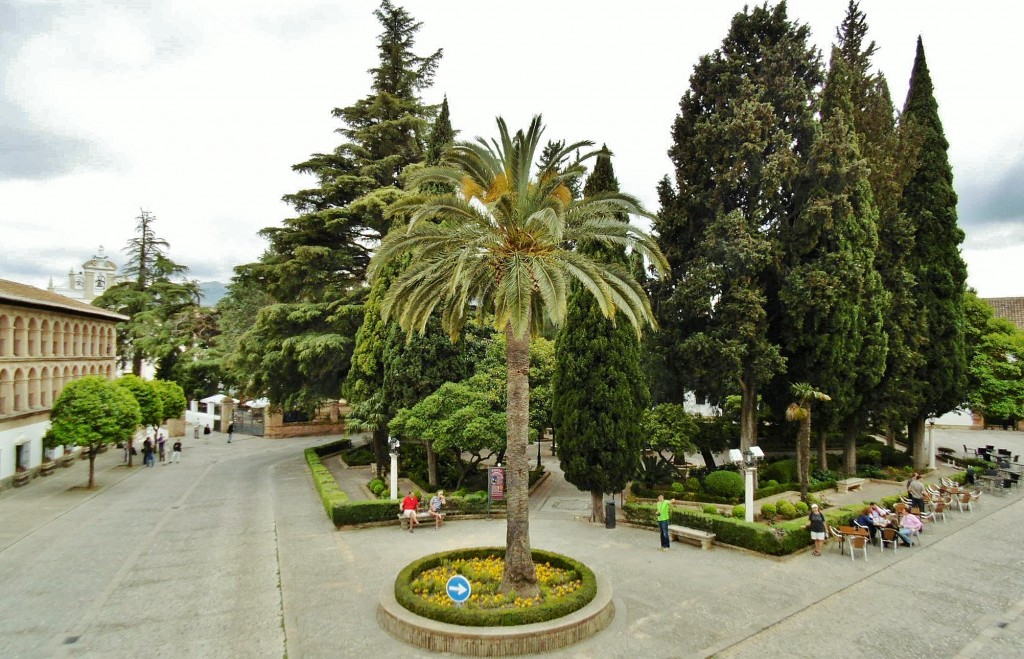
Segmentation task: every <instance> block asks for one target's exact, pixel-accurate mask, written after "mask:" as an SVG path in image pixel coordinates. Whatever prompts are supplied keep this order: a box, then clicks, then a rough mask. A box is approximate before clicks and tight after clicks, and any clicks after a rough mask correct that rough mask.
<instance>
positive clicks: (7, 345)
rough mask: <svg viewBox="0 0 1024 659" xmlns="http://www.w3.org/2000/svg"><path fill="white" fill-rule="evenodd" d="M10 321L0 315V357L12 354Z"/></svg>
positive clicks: (12, 338)
mask: <svg viewBox="0 0 1024 659" xmlns="http://www.w3.org/2000/svg"><path fill="white" fill-rule="evenodd" d="M11 329H12V328H11V319H10V318H8V317H7V316H5V315H4V314H0V357H7V356H9V355H12V354H14V353H13V351H12V349H11V345H13V340H14V337H12V336H11Z"/></svg>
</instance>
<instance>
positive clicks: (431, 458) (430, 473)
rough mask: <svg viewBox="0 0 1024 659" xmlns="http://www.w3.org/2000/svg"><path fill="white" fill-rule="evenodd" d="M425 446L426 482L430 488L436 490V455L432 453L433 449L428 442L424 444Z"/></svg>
mask: <svg viewBox="0 0 1024 659" xmlns="http://www.w3.org/2000/svg"><path fill="white" fill-rule="evenodd" d="M426 445H427V482H428V483H429V484H430V487H432V488H434V489H435V490H436V489H437V453H435V452H434V447H433V446H431V445H430V442H426Z"/></svg>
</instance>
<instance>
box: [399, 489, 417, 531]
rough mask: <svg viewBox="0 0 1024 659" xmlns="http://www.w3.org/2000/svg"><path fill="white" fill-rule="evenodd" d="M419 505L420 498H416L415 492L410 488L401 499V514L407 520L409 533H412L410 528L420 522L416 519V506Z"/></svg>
mask: <svg viewBox="0 0 1024 659" xmlns="http://www.w3.org/2000/svg"><path fill="white" fill-rule="evenodd" d="M419 505H420V500H419V499H417V498H416V494H415V493H414V492H413V491H412V490H409V493H408V494H406V495H405V498H404V499H402V514H403V515H405V517H406V519H408V520H409V533H412V528H413V527H414V526H416V525H417V524H419V523H420V522H419V520H418V519H416V508H417V507H419Z"/></svg>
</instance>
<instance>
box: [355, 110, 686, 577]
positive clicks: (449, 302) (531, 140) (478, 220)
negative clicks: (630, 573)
mask: <svg viewBox="0 0 1024 659" xmlns="http://www.w3.org/2000/svg"><path fill="white" fill-rule="evenodd" d="M497 122H498V131H499V139H498V140H495V141H491V142H487V141H486V140H484V139H483V138H477V139H476V141H474V142H458V143H456V144H454V145H452V146H451V147H449V148H448V150H447V151H446V152H445V154H444V155H443V157H442V159H441V163H440V164H439V165H438V166H436V167H429V168H426V169H423V170H420V171H417V172H413V173H411V174H410V179H409V183H410V189H413V190H417V189H418V190H420V192H419V193H416V194H413V195H410V196H409V197H407V198H405V199H403V200H401V201H399V202H397V203H396V204H395V205H393V206H392V209H391V212H392V213H397V214H407V216H408V218H409V221H408V224H407V225H406V226H405V227H404V228H399V229H396V230H395V231H392V232H391V233H389V234H388V235H387V236H386V237H385V238H384V240H383V241H382V242H381V245H380V247H379V248H378V250H377V253H376V254H375V256H374V258H373V261H372V262H371V264H370V267H369V274H370V277H371V278H372V277H375V276H377V273H380V272H382V271H383V269H384V268H385V267H386V266H387V264H388V263H390V262H392V261H394V260H395V259H397V258H401V257H402V255H405V254H411V256H412V258H411V261H410V265H409V266H408V267H407V268H406V269H405V270H404V271H403V272H402V274H401V275H400V276H399V277H398V278H397V279H396V280H395V281H394V282H393V283H392V285H391V287H390V288H389V289H388V292H387V294H386V295H385V298H384V302H383V305H382V308H381V313H382V315H383V316H384V318H385V319H388V318H395V319H396V320H397V321H398V323H399V324H400V325H401V326H402V328H403V329H404V330H406V331H407V332H409V333H412V332H415V331H419V332H421V333H422V332H423V331H424V329H425V328H426V326H427V321H428V320H429V319H430V316H431V314H432V313H433V312H434V311H435V309H436V310H438V311H440V314H441V321H442V324H443V326H444V328H445V330H446V331H448V333H449V334H450V335H451V336H452V339H453V340H454V339H455V338H456V337H457V336H458V333H459V331H460V330H461V328H462V327H463V325H464V324H465V321H466V319H467V314H469V313H470V312H471V310H474V309H475V311H476V315H477V316H478V317H479V318H480V319H481V320H483V319H484V318H485V317H487V316H488V315H492V320H493V323H494V327H495V329H497V330H499V331H502V332H504V334H505V337H506V339H507V342H508V352H507V368H508V403H507V406H508V407H507V410H508V425H507V428H506V432H507V443H506V445H507V449H506V452H505V459H506V478H505V482H506V488H507V489H506V497H507V504H508V509H507V510H508V515H507V530H506V554H505V573H504V575H503V580H502V590H503V592H510V591H513V590H514V591H515V592H516V593H518V594H519V595H521V596H531V595H533V594H535V593H537V592H538V588H537V575H536V571H535V570H534V566H533V560H532V557H531V553H530V533H529V508H528V501H527V485H528V471H529V464H528V458H527V443H528V430H529V404H530V384H529V379H528V373H529V367H530V336H531V334H534V333H536V332H537V331H538V330H540V329H541V328H542V327H543V326H544V324H545V323H551V324H554V325H557V324H559V323H561V322H562V320H563V319H564V317H565V312H566V301H567V294H568V288H569V286H568V284H569V282H570V281H572V280H575V281H577V282H579V284H580V285H581V286H582V287H583V288H585V289H586V290H588V291H590V292H591V293H592V294H593V295H594V297H595V298H596V299H597V301H598V303H599V305H600V307H601V310H602V312H603V313H604V314H605V315H606V316H607V317H609V318H614V317H615V316H616V313H617V312H618V313H621V314H622V315H623V316H624V317H625V318H626V319H627V320H628V321H629V322H630V323H632V325H633V326H634V327H635V328H636V330H637V333H638V334H639V333H640V330H641V328H642V326H643V325H644V324H648V325H651V326H652V327H653V326H654V325H655V321H654V317H653V314H652V313H651V307H650V302H649V301H648V299H647V296H646V295H645V294H644V292H643V289H641V287H640V285H639V284H637V282H636V280H635V279H634V278H633V276H632V275H631V274H630V272H629V271H628V270H627V269H626V268H624V267H622V266H620V265H617V264H612V263H604V262H601V261H597V260H595V259H594V258H593V257H591V256H588V255H586V254H583V253H581V252H579V251H576V250H575V247H576V246H578V245H579V244H580V243H581V242H583V241H595V242H598V243H601V244H605V245H618V246H626V247H631V248H633V249H635V250H636V251H638V252H639V253H640V254H643V255H644V256H645V257H646V258H647V259H649V260H650V262H651V263H652V264H653V265H654V266H655V268H656V269H657V270H658V271H659V272H661V273H665V272H667V270H668V263H667V261H666V260H665V257H664V256H663V255H662V253H661V251H660V250H659V249H658V247H657V245H656V244H655V243H654V241H653V240H652V239H651V237H650V236H648V235H647V234H645V233H644V232H642V231H641V230H639V229H638V228H636V227H634V226H632V225H630V224H629V223H628V222H627V221H623V219H622V218H623V217H625V216H626V215H627V214H632V215H643V216H645V217H650V215H649V214H648V213H647V212H646V211H645V210H643V208H642V207H641V205H640V203H639V202H638V201H637V200H636V199H635V198H633V197H631V196H629V195H625V194H621V193H610V192H609V193H602V194H599V195H594V196H592V197H588V198H586V199H581V200H577V199H573V195H572V193H571V192H570V187H569V186H570V184H571V183H572V182H573V181H574V180H575V179H578V178H579V177H581V176H582V175H583V174H584V172H585V171H586V170H585V168H584V166H583V164H582V163H583V161H585V160H587V159H589V158H592V157H594V156H596V155H597V153H598V152H596V151H592V152H588V153H587V154H586V155H584V156H582V157H581V156H579V155H576V156H575V158H573V155H572V154H573V153H574V152H575V153H576V154H579V152H580V150H581V149H587V148H589V147H591V146H592V143H591V142H578V143H576V144H569V145H566V146H564V147H562V148H561V150H560V151H559V152H558V153H557V154H555V155H554V157H550V158H547V159H545V162H546V163H549V164H546V165H539V166H538V171H537V173H536V176H535V177H533V178H531V176H530V170H531V168H532V163H533V162H534V161H535V157H536V154H537V147H538V144H539V143H540V138H541V135H542V133H543V132H544V128H543V126H542V124H541V118H540V116H536V117H534V118H533V120H532V121H531V123H530V127H529V129H528V130H527V131H526V132H525V133H524V132H523V131H522V130H520V131H518V132H517V133H516V134H515V135H514V136H512V135H510V134H509V131H508V128H507V127H506V125H505V121H504V120H503V119H501V118H500V117H499V118H498V120H497ZM567 161H568V162H570V163H571V164H569V165H568V166H565V167H564V168H560V167H559V164H558V163H565V162H567ZM428 183H432V184H437V183H440V184H446V185H448V186H449V187H448V188H447V189H449V190H453V191H454V192H447V193H441V194H438V193H436V192H434V193H431V192H429V191H430V190H436V189H438V188H437V187H436V186H434V187H431V186H424V184H428ZM442 189H443V188H442Z"/></svg>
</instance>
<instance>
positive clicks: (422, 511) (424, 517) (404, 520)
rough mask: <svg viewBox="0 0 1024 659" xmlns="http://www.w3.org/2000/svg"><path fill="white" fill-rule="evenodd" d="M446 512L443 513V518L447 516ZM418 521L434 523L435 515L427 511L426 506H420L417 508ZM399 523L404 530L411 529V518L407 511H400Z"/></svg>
mask: <svg viewBox="0 0 1024 659" xmlns="http://www.w3.org/2000/svg"><path fill="white" fill-rule="evenodd" d="M445 514H446V513H444V512H442V513H441V519H442V520H444V518H445ZM416 521H418V522H419V523H420V524H426V525H428V526H429V525H432V524H433V523H434V516H433V515H431V514H430V513H429V512H427V507H426V506H420V507H419V508H417V509H416ZM398 525H399V526H400V527H401V528H402V530H403V531H408V530H409V518H408V517H406V516H405V513H403V512H401V511H399V513H398Z"/></svg>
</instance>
